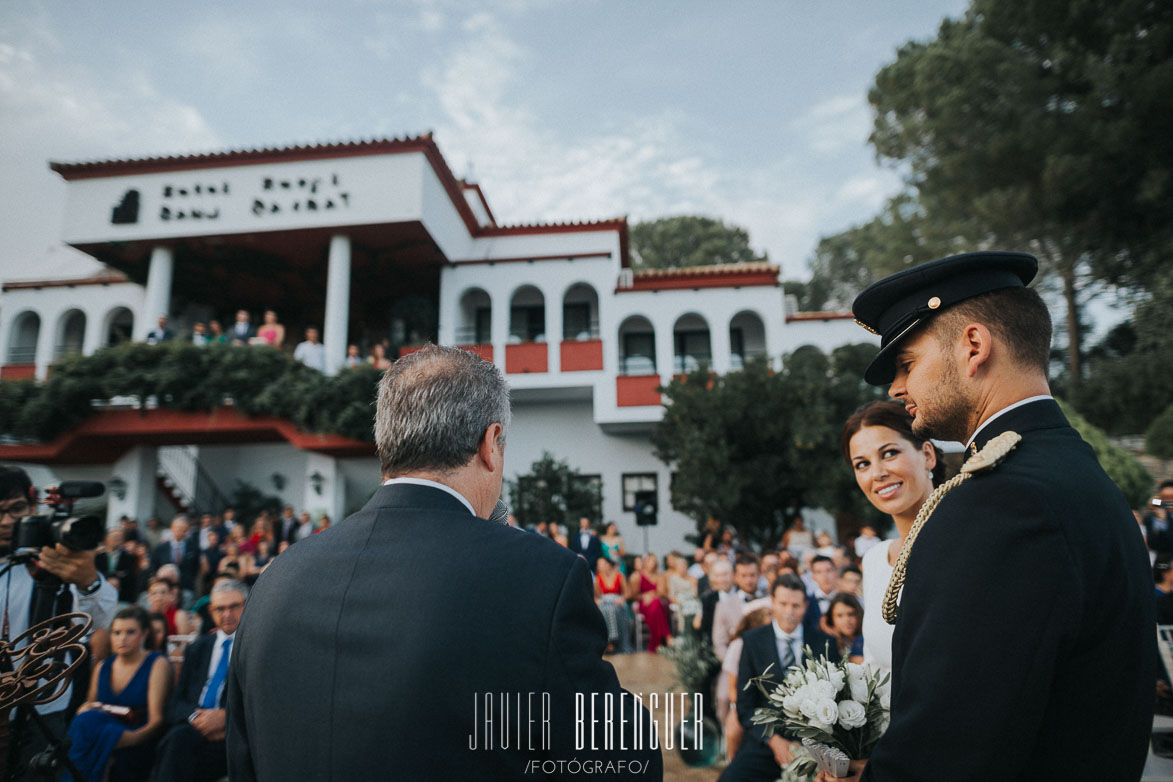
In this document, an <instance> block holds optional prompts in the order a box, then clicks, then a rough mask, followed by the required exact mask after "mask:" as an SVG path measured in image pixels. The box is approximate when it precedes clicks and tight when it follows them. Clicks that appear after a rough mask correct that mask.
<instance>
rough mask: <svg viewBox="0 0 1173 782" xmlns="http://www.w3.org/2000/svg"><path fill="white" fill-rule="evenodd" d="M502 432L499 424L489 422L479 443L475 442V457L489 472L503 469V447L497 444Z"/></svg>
mask: <svg viewBox="0 0 1173 782" xmlns="http://www.w3.org/2000/svg"><path fill="white" fill-rule="evenodd" d="M503 432H504V429H503V428H502V426H501V424H499V423H492V424H489V426H488V428H487V429H485V433H484V434H483V435H481V441H480V443H478V444H477V459H479V460H480V462H481V464H482V465H484V467H485V469H486V470H488V471H489V472H499V471H501V470H504V469H505V449H504V448H501V447H498V445H497V441H498V440H499V439H500V438H501V435H502V433H503Z"/></svg>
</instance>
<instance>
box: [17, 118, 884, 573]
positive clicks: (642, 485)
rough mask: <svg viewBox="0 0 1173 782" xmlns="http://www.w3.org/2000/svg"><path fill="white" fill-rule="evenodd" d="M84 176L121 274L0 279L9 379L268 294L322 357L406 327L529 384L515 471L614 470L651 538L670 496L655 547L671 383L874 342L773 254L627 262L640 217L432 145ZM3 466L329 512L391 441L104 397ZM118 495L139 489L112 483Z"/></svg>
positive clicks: (614, 490) (122, 503)
mask: <svg viewBox="0 0 1173 782" xmlns="http://www.w3.org/2000/svg"><path fill="white" fill-rule="evenodd" d="M52 168H53V170H55V171H56V172H57V173H58V174H60V175H61V176H62V177H63V178H64V179H65V180H66V182H67V183H68V187H67V207H66V221H65V228H64V241H65V242H66V243H67V244H69V245H71V246H73V247H75V248H77V249H79V250H82V251H83V252H86V253H88V254H90V255H92V256H93V257H94V258H96V259H98V260H99V261H102V262H103V263H105V264H106V265H107V267H109V269H110V271H109V272H108V273H106V274H104V275H102V276H100V277H96V278H93V279H87V280H58V281H31V282H30V281H24V282H21V281H9V282H6V283H5V284H4V286H3V293H2V294H0V349H2V350H3V351H4V352H3V355H2V358H3V363H2V365H0V378H20V377H37V378H44V377H45V376H46V373H47V372H48V371H49V367H50V365H51V364H52V362H53V361H54V360H55V359H56V358H58V357H60V356H62V355H65V354H67V353H70V352H78V351H80V352H82V353H87V354H88V353H90V352H92V351H94V350H97V349H99V348H101V347H103V346H105V345H108V344H111V343H112V342H117V341H120V340H123V339H127V338H134V339H140V340H141V339H143V338H144V337H145V336H146V334H147V333H148V332H149V331H150V329H152V328H153V327H154V326H155V322H156V319H157V317H158V315H160V314H167V315H169V316H170V319H171V325H172V328H174V329H176V330H177V331H179V332H180V333H184V332H185V330H186V329H188V328H189V327H190V326H191V324H192V323H194V322H195V321H197V320H200V321H206V320H208V319H210V318H219V319H221V320H222V321H224V322H225V326H227V325H228V324H229V323H231V321H232V316H233V313H234V312H235V311H236V310H237V309H238V308H244V309H246V310H249V311H250V312H251V313H252V315H253V318H254V323H255V322H256V321H257V320H259V316H260V313H261V312H262V311H263V310H264V309H266V308H270V307H272V308H274V309H276V310H277V311H278V314H279V315H281V317H282V321H283V322H284V323H285V325H286V328H287V335H288V336H287V345H292V344H293V343H296V342H297V341H299V340H300V338H301V336H300V335H301V332H302V329H303V328H304V327H305V326H308V325H319V324H320V325H321V326H322V327H323V342H324V344H325V348H326V356H327V364H328V367H329V369H328V371H330V372H337V371H339V368H340V367H341V366H342V364H343V358H344V356H345V352H346V347H347V345H348V344H351V343H366V342H369V341H372V340H375V339H379V338H381V337H383V336H389V338H390V340H391V342H392V343H393V344H394V345H395V346H398V347H399V350H400V352H401V353H402V352H406V351H408V350H411V349H412V345H414V344H418V343H419V342H422V341H425V340H427V339H434V340H436V341H438V342H439V343H441V344H448V345H462V346H468V347H469V348H470V349H473V350H475V351H476V352H477V353H479V354H480V355H482V356H483V357H485V358H486V359H489V360H492V361H494V362H495V363H496V364H497V365H498V366H500V368H501V370H502V371H503V372H504V373H505V375H506V377H507V378H508V381H509V383H510V386H511V388H512V394H513V399H514V426H513V430H512V431H511V432H510V436H509V447H508V449H507V454H506V459H507V464H506V476H507V477H510V478H512V477H514V476H516V475H517V474H522V473H525V472H528V468H529V465H530V464H531V463H533V462H534V461H535V460H537V459H538V458H540V457H541V455H542V453H543V451H549V452H551V453H552V454H553V455H554V456H556V457H557V458H560V459H566V460H567V461H568V462H569V463H570V465H571V466H573V467H575V468H577V469H578V470H579V471H581V472H582V473H584V474H587V475H592V476H598V478H599V480H600V481H601V484H602V493H603V508H602V516H603V519H605V520H615V521H617V522H618V523H619V526H620V530H621V532H622V533H623V534H624V535H625V536H626V537H628V539H629V540H630V541H632V543H633V544H637V542H638V541H639V539H640V538H641V537H642V535H640V534H639V533H638V532H637V528H636V526H635V522H634V514H633V512H632V508H631V505H632V496H633V494H634V492H635V491H637V490H654V491H656V492H657V495H658V498H659V507H660V513H659V525H658V526H656V527H654V528H652V529H651V530H650V536H649V537H650V544H651V547H652V549H653V550H656V551H660V552H663V551H666V550H668V549H671V548H675V547H681V546H683V545H684V543H683V535H684V534H686V533H687V532H690V531H691V530H692V529H693V527H694V525H693V523H692V521H691V520H689V519H687V518H685V517H684V516H682V515H681V514H679V513H677V512H675V511H674V510H672V508H671V504H670V501H669V496H668V494H669V493H668V482H669V474H670V473H669V469H668V468H667V467H666V466H665V465H663V464H662V463H660V462H659V461H658V460H657V459H656V458H655V457H654V456H653V455H652V452H651V448H650V445H649V442H648V434H649V432H650V431H651V429H652V428H653V426H654V425H655V423H656V422H657V421H658V420H659V419H660V417H661V415H662V412H663V407H662V406H661V400H660V395H659V394H658V393H657V392H656V387H657V386H659V385H662V384H666V383H667V382H669V380H670V379H671V377H672V376H673V375H674V374H679V373H680V372H682V371H685V370H688V369H691V368H694V367H695V366H698V365H699V364H701V363H707V364H709V366H711V367H712V369H713V370H714V371H716V372H718V373H723V372H727V371H730V370H735V369H737V368H739V367H740V366H742V364H743V363H744V362H745V361H746V360H747V359H748V358H750V357H753V356H759V355H761V356H766V357H767V358H768V360H769V361H771V362H774V363H775V364H777V362H779V361H780V358H781V356H782V355H783V354H785V353H788V352H790V351H793V350H794V349H795V348H798V347H800V346H802V345H807V344H813V345H816V346H818V347H820V348H822V349H824V350H828V349H830V348H832V347H835V346H837V345H841V344H846V343H850V342H859V341H864V340H874V338H873V337H871V336H870V335H868V334H867V333H866V332H864V331H863V330H862V329H860V328H858V327H857V326H855V324H854V323H853V322H852V320H851V319H850V316H848V315H845V314H842V313H807V314H795V313H790V314H789V315H788V314H787V312H786V306H785V302H784V297H783V295H782V288H781V285H780V282H779V279H778V268H777V267H775V266H771V265H767V264H741V265H727V266H714V267H702V268H696V269H683V270H657V271H644V272H633V270H632V269H631V268H630V264H629V257H628V248H627V224H626V221H625V220H624V219H615V220H607V221H600V222H591V223H564V224H546V225H518V226H503V225H498V224H497V222H496V221H495V219H494V217H493V214H492V211H491V210H490V208H489V205H488V202H487V201H486V199H485V197H484V195H483V193H482V192H481V189H480V187H479V186H477V185H474V184H471V183H467V182H464V181H463V180H460V179H457V178H456V177H455V176H454V175H453V174H452V172H451V171H450V170H449V168H448V166H447V165H446V163H445V162H444V160H443V158H442V157H441V155H440V153H439V150H438V149H437V147H436V145H435V143H434V142H433V141H432V139H431V137H430V136H423V137H419V138H407V139H394V140H384V141H372V142H361V143H350V144H337V145H328V146H313V147H295V148H286V149H266V150H254V151H240V152H225V153H218V154H209V155H197V156H189V157H174V158H152V159H145V160H119V161H105V162H94V163H68V164H61V163H54V164H52ZM0 459H4V460H24V461H28V462H36V463H44V464H51V465H54V469H55V470H56V472H57V473H58V475H60V476H62V477H88V478H97V479H104V480H113V479H117V480H116V481H114V486H115V488H117V489H119V491H118V492H116V493H113V496H112V497H111V500H110V510H109V513H110V517H111V518H112V519H113V518H117V516H118V515H120V514H122V513H124V512H125V513H129V514H130V515H132V516H137V517H139V518H143V517H146V516H149V515H152V514H153V513H156V512H157V513H158V514H160V515H166V514H168V513H169V512H170V511H171V508H170V507H168V506H167V500H165V499H164V498H163V497H162V496H161V495H160V494H159V492H157V491H156V489H157V488H158V487H159V486H160V485H174V486H175V489H174V491H173V492H171V493H173V494H179V495H182V496H183V497H184V499H181V500H180V504H182V502H184V501H186V502H194V503H196V504H200V502H201V500H199V499H198V498H197V497H196V495H197V494H199V493H200V492H202V491H204V490H205V489H206V487H208V486H211V485H216V486H219V487H220V488H221V490H222V491H224V492H228V491H230V490H231V489H232V487H233V486H234V484H235V481H236V480H238V479H239V480H243V481H245V482H248V483H251V484H253V485H255V486H257V487H258V488H260V489H261V490H262V491H265V492H266V493H269V494H278V495H280V496H281V497H282V498H283V499H285V500H286V501H288V502H290V503H291V504H293V505H294V506H295V507H298V508H304V509H307V510H311V511H324V512H328V513H330V514H331V516H332V517H333V518H335V519H337V518H339V517H341V516H342V515H343V514H344V512H346V511H348V510H352V509H354V508H355V507H357V506H360V505H361V504H362V503H363V502H364V501H365V499H366V498H367V497H368V496H369V495H370V493H371V492H372V491H373V490H374V489H375V487H376V486H377V485H378V480H379V475H378V465H377V462H376V460H375V459H374V457H373V449H372V448H371V447H370V446H369V445H367V444H358V443H355V442H354V441H350V440H346V439H345V438H341V437H337V436H318V435H307V434H304V433H298V432H296V431H295V430H294V429H293V427H292V426H291V425H289V424H288V422H282V421H278V420H273V419H263V420H262V419H243V418H242V417H240V416H238V415H237V414H236V413H235V412H233V411H232V410H231V409H222V410H219V411H215V412H213V413H211V414H203V413H201V414H191V413H179V412H175V411H166V410H154V411H148V414H146V415H144V414H142V413H141V412H140V411H130V410H120V409H117V408H116V407H111V408H107V409H104V410H102V411H100V412H99V413H98V414H96V415H95V416H93V418H92V419H91V420H90V421H87V422H85V423H83V424H82V425H80V426H79V427H77V429H76V430H75V431H73V432H70V433H68V434H67V435H64V436H63V437H62V438H59V439H58V440H57V441H55V442H54V443H49V444H44V445H6V446H0ZM118 495H121V496H118Z"/></svg>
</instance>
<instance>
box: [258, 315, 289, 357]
mask: <svg viewBox="0 0 1173 782" xmlns="http://www.w3.org/2000/svg"><path fill="white" fill-rule="evenodd" d="M250 344H258V345H268V346H269V347H272V348H277V349H278V350H280V349H281V346H282V345H284V344H285V327H284V326H282V325H281V324H280V323H278V322H277V313H276V312H274V311H273V310H265V322H264V323H263V324H262V325H261V327H260V328H259V329H257V336H256V338H255V339H253V340H251V341H250Z"/></svg>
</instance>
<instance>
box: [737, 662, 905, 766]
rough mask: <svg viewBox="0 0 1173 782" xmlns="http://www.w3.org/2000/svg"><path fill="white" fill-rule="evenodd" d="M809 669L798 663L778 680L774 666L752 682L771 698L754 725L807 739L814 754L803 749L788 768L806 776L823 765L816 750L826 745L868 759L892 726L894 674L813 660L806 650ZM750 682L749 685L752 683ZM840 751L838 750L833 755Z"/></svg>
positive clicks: (851, 756) (864, 667) (768, 731)
mask: <svg viewBox="0 0 1173 782" xmlns="http://www.w3.org/2000/svg"><path fill="white" fill-rule="evenodd" d="M806 658H807V662H806V667H805V669H804V668H801V667H798V666H794V667H792V668H790V670H789V671H788V672H787V673H786V678H785V679H784V680H783V681H782V682H781V683H780V684H777V683H775V682H774V681H773V680H772V679H773V677H772V675H771V673H770V671H769V669H767V670H766V672H765V673H763V674H762V675H761V676H759V677H757V678H756V679H753V680H751V681H750V684H753V685H756V686H757V687H758V688H759V689H760V690H761V691H762V694H764V695H765V696H766V698H767V700H768V701H769V705H768V706H763V707H760V708H758V709H757V710H756V711H755V712H754V715H753V724H754V725H765V726H767V735H769V734H770V733H772V732H773V731H775V730H779V729H781V728H783V727H785V728H786V729H788V730H790V731H791V732H792V733H794V735H796V736H798V737H799V738H801V739H804V741H803V744H804V745H805V746H806V747H807V749H808V750H810V753H799V754H798V755H797V756H796V757H795V759H794V760H793V761H791V763H790V764H789V765H788V766H787V767H786V769H785V771H786V772H787V773H788V774H790V775H791V776H792V777H796V778H802V777H804V776H809V775H811V774H813V773H814V772H815V771H816V770H817V768H816V767H817V766H818V765H819V764H818V763H817V762H816V760H815V758H814V757H812V756H811V754H814V755H819V754H821V752H822V748H820V747H819V745H824V747H829V748H832V749H833V750H838V751H839V752H842V753H843V754H844V755H846V756H847V757H848V758H851V759H855V760H863V759H866V758H868V757H870V756H871V754H872V748H873V747H875V745H876V742H877V741H879V740H880V736H881V735H883V733H884V730H885V729H887V727H888V709H889V707H890V698H891V691H890V684H889V678H890V677H889V675H888V674H886V673H881V672H880V671H873V670H872V669H871V667H870V666H866V665H857V664H856V663H835V662H831V661H829V660H828V659H827V658H826V657H825V656H821V657H819V658H818V659H814V657H813V655H812V654H811V651H810V648H809V647H808V648H807V650H806ZM747 686H748V685H747ZM834 754H837V753H834Z"/></svg>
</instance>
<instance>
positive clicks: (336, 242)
mask: <svg viewBox="0 0 1173 782" xmlns="http://www.w3.org/2000/svg"><path fill="white" fill-rule="evenodd" d="M328 263H329V268H328V270H327V272H326V322H325V323H324V324H322V325H323V329H324V331H323V334H322V337H323V338H322V344H323V345H325V347H326V374H327V375H336V374H338V370H339V369H341V368H342V363H343V362H344V361H345V360H346V342H347V338H348V337H349V333H348V326H349V324H350V237H349V236H346V235H345V234H337V235H336V236H332V237H330V256H329V261H328Z"/></svg>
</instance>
